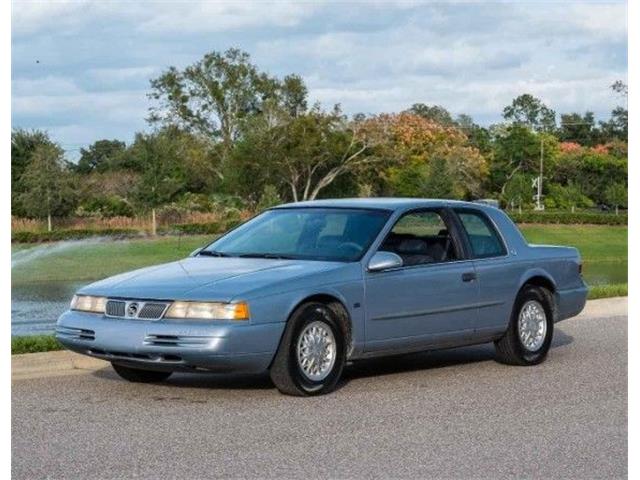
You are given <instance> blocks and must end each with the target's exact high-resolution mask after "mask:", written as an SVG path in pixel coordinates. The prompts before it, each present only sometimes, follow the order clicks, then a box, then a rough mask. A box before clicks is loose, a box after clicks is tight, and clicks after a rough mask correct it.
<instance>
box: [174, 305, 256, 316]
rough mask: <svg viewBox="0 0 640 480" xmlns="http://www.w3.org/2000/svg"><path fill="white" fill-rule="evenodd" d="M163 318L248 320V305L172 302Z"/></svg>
mask: <svg viewBox="0 0 640 480" xmlns="http://www.w3.org/2000/svg"><path fill="white" fill-rule="evenodd" d="M164 316H165V318H191V319H198V320H249V305H248V304H247V303H245V302H240V303H219V302H173V303H172V304H171V306H170V307H169V310H167V313H165V314H164Z"/></svg>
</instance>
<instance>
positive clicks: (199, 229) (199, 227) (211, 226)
mask: <svg viewBox="0 0 640 480" xmlns="http://www.w3.org/2000/svg"><path fill="white" fill-rule="evenodd" d="M223 227H224V225H223V224H221V223H219V222H211V223H180V224H178V225H174V226H173V229H174V230H175V231H177V232H179V233H181V234H183V235H214V234H217V233H220V232H222V231H223V230H224V228H223Z"/></svg>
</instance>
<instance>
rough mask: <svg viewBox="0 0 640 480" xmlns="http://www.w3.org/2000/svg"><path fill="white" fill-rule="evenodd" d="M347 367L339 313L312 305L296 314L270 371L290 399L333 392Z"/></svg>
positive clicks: (302, 308)
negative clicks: (292, 396) (291, 397)
mask: <svg viewBox="0 0 640 480" xmlns="http://www.w3.org/2000/svg"><path fill="white" fill-rule="evenodd" d="M344 364H345V342H344V336H343V335H342V331H341V329H340V326H339V320H338V313H337V312H336V310H335V309H333V308H331V306H330V305H326V304H324V303H317V302H309V303H306V304H304V305H301V306H300V307H299V308H298V309H296V311H295V312H294V313H293V315H292V316H291V318H290V319H289V321H288V322H287V327H286V329H285V332H284V335H283V337H282V340H281V341H280V346H279V347H278V351H277V353H276V356H275V358H274V360H273V364H272V365H271V368H270V370H269V374H270V376H271V380H272V381H273V383H274V384H275V386H276V388H277V389H278V390H280V392H282V393H284V394H287V395H298V396H305V395H321V394H324V393H329V392H330V391H332V390H333V389H334V388H335V386H336V384H337V383H338V380H339V379H340V375H341V374H342V369H343V368H344Z"/></svg>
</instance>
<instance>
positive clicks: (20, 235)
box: [11, 228, 140, 243]
mask: <svg viewBox="0 0 640 480" xmlns="http://www.w3.org/2000/svg"><path fill="white" fill-rule="evenodd" d="M139 235H140V232H139V231H138V230H134V229H131V228H101V229H95V228H84V229H69V230H53V231H51V232H39V231H38V232H34V231H20V232H11V242H12V243H41V242H58V241H61V240H78V239H82V238H89V237H107V236H108V237H117V238H129V237H136V236H139Z"/></svg>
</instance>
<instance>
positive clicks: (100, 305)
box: [71, 295, 107, 313]
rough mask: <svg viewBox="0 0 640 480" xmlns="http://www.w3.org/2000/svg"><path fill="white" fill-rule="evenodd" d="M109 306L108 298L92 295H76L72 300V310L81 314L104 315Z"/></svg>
mask: <svg viewBox="0 0 640 480" xmlns="http://www.w3.org/2000/svg"><path fill="white" fill-rule="evenodd" d="M106 304H107V298H106V297H93V296H91V295H74V296H73V298H72V299H71V310H79V311H81V312H91V313H104V308H105V306H106Z"/></svg>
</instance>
